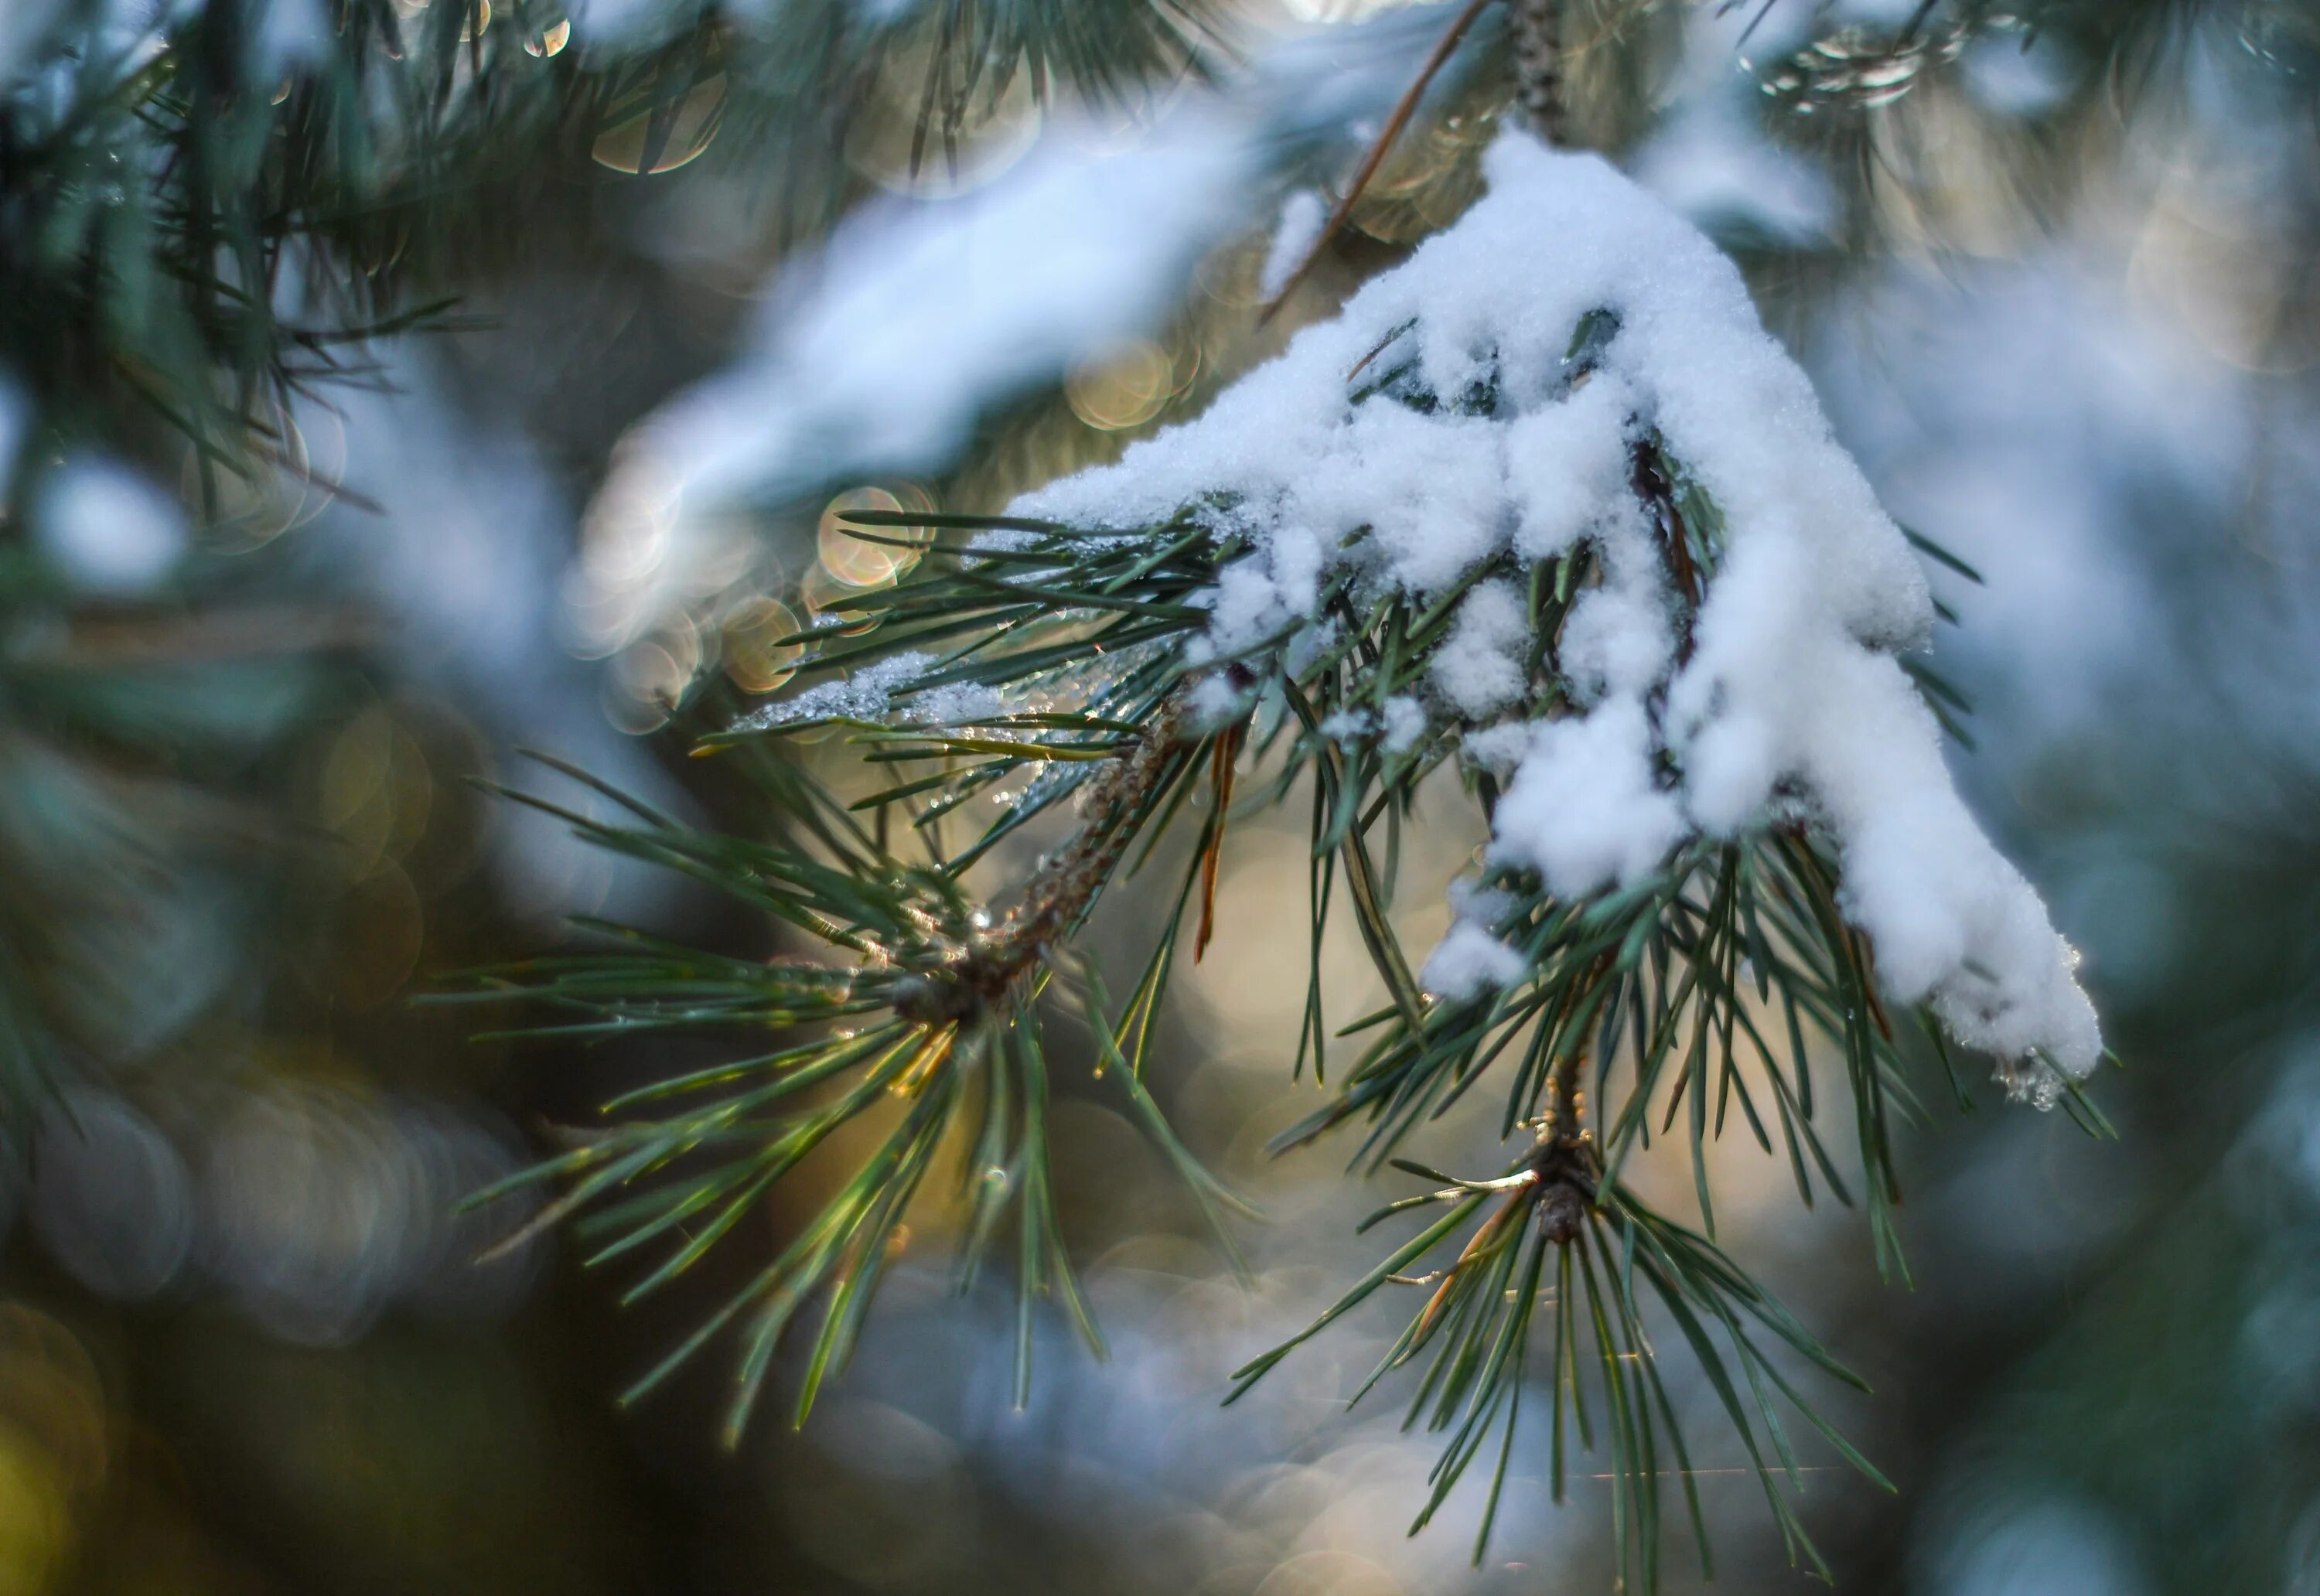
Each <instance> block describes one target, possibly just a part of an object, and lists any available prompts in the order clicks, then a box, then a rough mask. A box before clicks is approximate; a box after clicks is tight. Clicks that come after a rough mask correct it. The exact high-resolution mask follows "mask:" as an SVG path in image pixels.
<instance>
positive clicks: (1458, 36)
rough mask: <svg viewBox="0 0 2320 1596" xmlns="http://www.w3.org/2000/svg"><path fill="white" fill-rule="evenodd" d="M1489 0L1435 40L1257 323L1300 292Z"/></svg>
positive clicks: (1470, 5) (1474, 2)
mask: <svg viewBox="0 0 2320 1596" xmlns="http://www.w3.org/2000/svg"><path fill="white" fill-rule="evenodd" d="M1490 4H1491V0H1467V3H1466V5H1465V6H1464V8H1463V9H1461V10H1460V11H1459V13H1458V14H1457V16H1456V17H1455V18H1454V19H1453V20H1452V22H1451V23H1450V26H1449V27H1448V28H1447V29H1445V31H1444V32H1443V34H1442V37H1441V38H1440V39H1439V40H1438V41H1436V43H1435V46H1434V50H1433V53H1432V54H1430V55H1428V56H1427V58H1426V64H1425V65H1424V66H1422V67H1420V68H1418V76H1417V77H1415V78H1414V79H1412V80H1411V82H1410V85H1409V87H1408V88H1406V89H1404V90H1402V92H1401V98H1400V100H1398V101H1396V102H1395V104H1394V107H1393V110H1392V112H1391V113H1390V114H1389V115H1388V116H1387V117H1386V119H1385V126H1383V127H1382V128H1381V129H1379V130H1378V136H1377V138H1376V139H1375V140H1374V141H1372V142H1371V144H1370V148H1369V153H1368V154H1367V155H1364V157H1363V158H1362V164H1361V167H1360V168H1359V169H1358V170H1356V171H1355V173H1354V180H1353V182H1351V183H1350V184H1348V185H1346V192H1345V195H1344V196H1343V197H1342V198H1340V199H1339V200H1338V201H1337V208H1336V209H1335V210H1333V211H1331V212H1330V213H1329V219H1328V221H1327V222H1323V223H1322V224H1321V231H1319V233H1317V234H1315V235H1314V239H1313V242H1312V244H1311V245H1310V247H1308V248H1307V249H1306V251H1305V255H1304V258H1302V259H1300V261H1298V263H1297V269H1296V270H1295V271H1292V272H1291V273H1290V274H1289V277H1288V280H1287V281H1285V282H1283V283H1282V285H1281V292H1280V293H1278V294H1275V295H1273V299H1272V302H1271V303H1270V304H1267V305H1266V306H1265V307H1264V309H1263V310H1262V311H1260V312H1258V313H1257V317H1256V324H1257V325H1258V326H1260V327H1262V326H1264V324H1265V323H1266V322H1270V321H1272V320H1273V315H1274V314H1275V313H1277V312H1278V311H1279V310H1280V309H1281V307H1282V305H1283V304H1287V303H1288V302H1289V296H1290V295H1292V294H1294V293H1296V292H1297V290H1298V289H1299V287H1300V286H1302V285H1303V284H1304V281H1305V279H1306V278H1307V277H1310V275H1312V271H1313V268H1315V267H1316V266H1319V264H1320V263H1321V256H1322V254H1323V253H1324V252H1325V251H1326V250H1327V249H1328V247H1329V241H1330V240H1332V239H1334V238H1336V237H1337V234H1338V232H1339V231H1340V230H1342V229H1343V228H1344V227H1345V225H1346V218H1347V217H1349V216H1351V215H1352V214H1353V213H1354V207H1355V205H1357V204H1360V203H1361V198H1362V195H1364V193H1366V192H1367V191H1368V188H1369V186H1370V179H1372V178H1373V177H1376V176H1377V169H1378V168H1380V167H1381V166H1382V165H1384V164H1385V158H1386V152H1387V151H1388V150H1391V149H1392V148H1393V141H1395V140H1396V139H1398V138H1400V136H1401V130H1402V129H1403V127H1405V126H1406V125H1408V123H1409V119H1410V117H1411V116H1412V115H1414V114H1416V113H1417V111H1418V102H1419V101H1420V100H1422V99H1424V98H1425V97H1426V90H1427V86H1428V85H1430V84H1431V83H1433V81H1434V77H1435V75H1436V73H1438V72H1440V71H1441V70H1442V68H1443V64H1444V63H1445V62H1446V61H1448V60H1449V59H1450V57H1451V55H1452V54H1453V53H1454V52H1455V50H1457V48H1458V45H1459V43H1460V41H1463V40H1464V38H1465V37H1466V31H1467V30H1468V29H1469V28H1472V27H1473V25H1474V19H1475V18H1477V17H1479V16H1481V15H1482V8H1483V7H1484V6H1486V5H1490Z"/></svg>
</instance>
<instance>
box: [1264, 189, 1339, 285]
mask: <svg viewBox="0 0 2320 1596" xmlns="http://www.w3.org/2000/svg"><path fill="white" fill-rule="evenodd" d="M1328 219H1329V209H1328V206H1327V205H1325V204H1322V203H1321V196H1320V195H1318V194H1316V193H1314V192H1313V191H1312V190H1311V189H1310V188H1300V189H1299V190H1297V192H1296V193H1294V194H1292V195H1290V196H1289V197H1288V198H1287V199H1286V200H1284V201H1282V205H1281V220H1280V222H1278V223H1277V224H1275V226H1274V227H1273V243H1272V245H1271V246H1270V247H1269V248H1268V249H1266V250H1265V252H1264V268H1263V269H1261V270H1260V271H1259V272H1258V273H1257V275H1256V291H1257V293H1258V294H1259V295H1261V296H1263V297H1264V298H1265V299H1276V298H1278V297H1280V295H1281V291H1282V289H1283V288H1286V287H1287V286H1289V276H1290V274H1291V272H1293V271H1295V270H1296V269H1297V268H1298V266H1299V265H1300V263H1302V262H1303V260H1304V258H1305V257H1306V256H1307V255H1309V254H1310V253H1312V249H1313V246H1314V244H1315V243H1316V242H1317V241H1318V240H1319V239H1320V237H1321V226H1322V224H1323V223H1324V222H1328Z"/></svg>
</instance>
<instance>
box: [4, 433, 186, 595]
mask: <svg viewBox="0 0 2320 1596" xmlns="http://www.w3.org/2000/svg"><path fill="white" fill-rule="evenodd" d="M35 526H36V529H37V531H38V534H39V537H40V540H41V550H42V552H43V553H45V554H46V555H47V556H48V558H49V560H50V563H51V564H53V565H54V566H55V567H57V568H58V569H59V570H60V571H61V572H63V573H64V575H65V576H66V577H68V579H69V580H70V581H71V582H72V584H73V585H75V586H77V587H78V588H81V589H82V590H84V591H85V592H88V593H93V594H104V595H105V596H108V597H116V598H120V597H129V596H132V595H134V594H141V593H144V592H146V591H148V590H149V589H150V588H152V587H153V586H154V585H156V584H158V583H159V582H160V581H161V579H162V578H163V577H165V576H168V574H169V573H170V571H172V570H173V569H175V568H176V567H177V561H178V560H179V559H180V558H183V556H184V554H185V552H186V518H185V514H184V512H182V511H180V510H179V509H178V508H177V503H176V502H175V501H174V500H172V499H171V498H170V497H169V496H168V494H165V493H163V492H162V491H161V490H160V489H159V488H158V487H156V486H154V485H152V484H151V483H150V482H148V481H147V480H146V479H145V478H144V477H142V476H139V475H138V474H137V473H136V472H134V471H132V470H131V469H130V468H129V467H126V466H124V465H122V464H121V463H120V462H119V461H118V460H112V459H105V458H99V457H96V456H93V455H79V456H75V457H74V458H70V459H68V460H67V461H66V462H65V463H64V464H63V465H62V466H60V467H58V468H57V469H56V470H55V471H54V472H53V473H51V474H50V476H49V477H48V479H47V481H45V482H43V483H42V484H41V489H40V509H39V513H38V515H37V516H36V518H35Z"/></svg>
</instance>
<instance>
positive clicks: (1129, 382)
mask: <svg viewBox="0 0 2320 1596" xmlns="http://www.w3.org/2000/svg"><path fill="white" fill-rule="evenodd" d="M1177 388H1178V384H1177V381H1176V362H1175V361H1174V360H1173V359H1171V358H1169V356H1168V351H1167V350H1165V349H1162V348H1161V347H1160V346H1159V345H1158V344H1156V343H1154V342H1153V341H1152V340H1150V339H1148V338H1139V339H1135V340H1131V341H1129V342H1128V343H1125V344H1122V345H1120V346H1119V348H1117V349H1111V350H1108V351H1106V352H1105V353H1104V354H1102V355H1101V356H1099V357H1097V358H1094V359H1092V360H1086V361H1083V362H1081V364H1080V365H1079V366H1078V367H1076V368H1074V371H1073V372H1072V374H1071V376H1069V377H1067V378H1065V382H1064V397H1065V400H1066V401H1067V402H1069V404H1071V407H1072V413H1073V414H1074V415H1075V416H1077V417H1079V418H1080V420H1082V421H1083V422H1086V423H1087V424H1088V425H1089V426H1091V427H1093V428H1095V429H1096V430H1097V431H1100V432H1120V431H1127V430H1128V428H1130V427H1140V426H1142V425H1143V424H1144V423H1145V422H1148V421H1150V420H1151V419H1152V418H1153V417H1154V416H1155V415H1158V414H1159V413H1160V407H1161V406H1162V405H1164V404H1167V403H1168V401H1169V400H1170V398H1172V397H1173V396H1174V394H1175V393H1176V391H1177Z"/></svg>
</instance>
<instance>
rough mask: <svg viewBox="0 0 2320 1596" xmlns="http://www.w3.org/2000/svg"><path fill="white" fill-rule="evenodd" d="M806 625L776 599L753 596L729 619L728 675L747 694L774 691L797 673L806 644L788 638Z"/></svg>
mask: <svg viewBox="0 0 2320 1596" xmlns="http://www.w3.org/2000/svg"><path fill="white" fill-rule="evenodd" d="M801 624H802V622H801V621H799V620H798V618H797V612H795V611H794V610H793V609H791V608H790V607H789V606H788V605H787V604H785V603H782V601H781V600H779V599H776V598H762V597H761V598H753V599H750V600H748V602H746V603H742V604H740V605H739V607H737V608H736V609H735V610H734V611H733V612H732V613H730V614H729V615H728V616H726V618H725V623H724V626H723V627H722V628H721V630H722V631H723V634H724V639H725V674H726V675H727V676H730V677H731V678H732V680H733V685H735V686H737V687H739V688H740V689H741V690H742V691H743V692H745V693H771V692H772V691H773V690H774V689H775V688H776V687H779V686H780V685H783V684H784V682H787V681H788V680H789V679H790V677H792V676H794V675H796V674H797V662H798V657H799V656H800V655H802V654H803V653H804V652H805V648H804V646H803V645H802V644H800V643H795V642H791V641H788V640H787V639H791V638H793V637H795V636H796V635H797V631H798V628H799V626H800V625H801Z"/></svg>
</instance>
